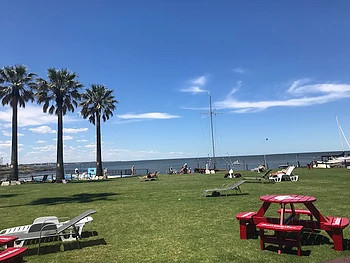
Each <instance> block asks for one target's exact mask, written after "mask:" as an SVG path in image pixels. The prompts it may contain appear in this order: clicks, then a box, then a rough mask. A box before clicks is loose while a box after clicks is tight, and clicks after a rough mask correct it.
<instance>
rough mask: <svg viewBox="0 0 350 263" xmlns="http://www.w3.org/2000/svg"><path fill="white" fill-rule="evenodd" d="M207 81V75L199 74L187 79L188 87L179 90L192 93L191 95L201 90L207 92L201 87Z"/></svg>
mask: <svg viewBox="0 0 350 263" xmlns="http://www.w3.org/2000/svg"><path fill="white" fill-rule="evenodd" d="M207 82H208V76H199V77H197V78H194V79H192V80H190V81H189V87H187V88H183V89H180V91H181V92H188V93H192V94H193V95H195V94H198V93H203V92H208V90H205V89H203V87H204V86H205V85H206V84H207Z"/></svg>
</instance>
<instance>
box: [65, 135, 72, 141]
mask: <svg viewBox="0 0 350 263" xmlns="http://www.w3.org/2000/svg"><path fill="white" fill-rule="evenodd" d="M63 140H65V141H68V140H73V137H72V136H70V135H64V136H63Z"/></svg>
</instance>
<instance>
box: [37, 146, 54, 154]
mask: <svg viewBox="0 0 350 263" xmlns="http://www.w3.org/2000/svg"><path fill="white" fill-rule="evenodd" d="M33 150H37V151H39V152H53V153H55V154H56V145H45V146H40V147H33Z"/></svg>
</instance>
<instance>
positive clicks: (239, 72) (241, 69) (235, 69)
mask: <svg viewBox="0 0 350 263" xmlns="http://www.w3.org/2000/svg"><path fill="white" fill-rule="evenodd" d="M232 71H233V72H234V73H238V74H244V73H246V72H247V70H246V69H244V68H241V67H237V68H234V69H233V70H232Z"/></svg>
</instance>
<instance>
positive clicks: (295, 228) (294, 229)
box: [256, 223, 304, 232]
mask: <svg viewBox="0 0 350 263" xmlns="http://www.w3.org/2000/svg"><path fill="white" fill-rule="evenodd" d="M256 227H257V228H260V229H266V230H275V231H281V232H300V231H301V230H303V228H304V227H303V226H296V225H277V224H270V223H259V224H257V225H256Z"/></svg>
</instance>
